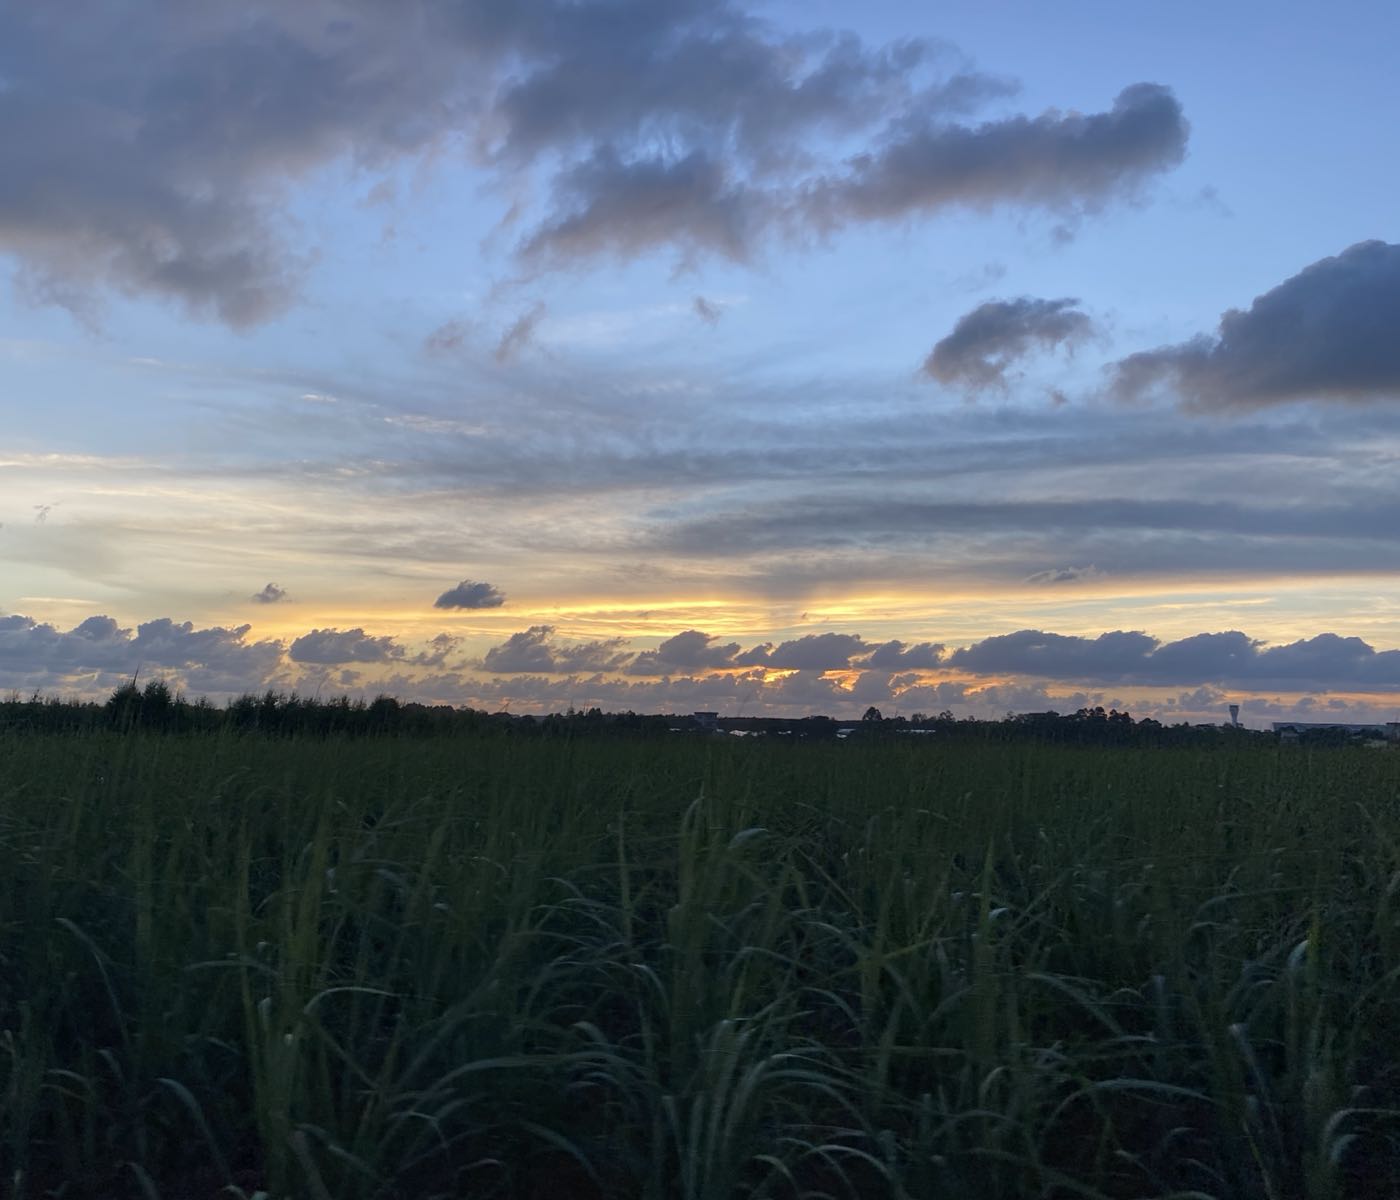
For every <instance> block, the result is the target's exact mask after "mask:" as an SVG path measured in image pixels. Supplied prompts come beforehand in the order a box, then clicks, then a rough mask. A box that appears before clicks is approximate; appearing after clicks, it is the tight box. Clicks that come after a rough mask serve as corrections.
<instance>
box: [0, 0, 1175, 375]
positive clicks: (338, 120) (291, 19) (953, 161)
mask: <svg viewBox="0 0 1400 1200" xmlns="http://www.w3.org/2000/svg"><path fill="white" fill-rule="evenodd" d="M0 78H3V80H4V86H3V89H0V144H3V145H4V146H5V147H6V152H7V159H6V178H7V181H8V186H7V187H6V188H5V189H4V192H3V194H0V251H3V252H5V253H8V254H9V255H11V256H12V257H13V258H14V260H15V261H16V263H17V264H18V267H19V281H20V285H21V286H22V287H23V288H24V289H25V290H26V291H27V292H28V294H29V295H31V296H33V297H35V298H36V299H39V300H42V301H45V302H52V303H57V304H63V305H66V306H68V307H69V308H70V309H72V310H74V311H75V312H79V313H86V314H89V315H90V314H91V313H92V311H93V309H94V307H95V306H96V304H97V303H98V302H99V301H100V299H101V297H103V296H105V295H107V294H111V293H117V294H123V295H140V296H145V297H154V298H157V299H164V300H168V301H171V302H174V303H176V304H179V305H181V306H183V307H184V308H186V309H187V310H189V311H190V312H192V313H194V314H196V315H200V316H205V317H210V318H213V319H217V320H221V321H224V322H227V323H229V324H231V325H235V326H247V325H251V324H254V323H257V322H259V321H264V320H267V319H269V318H270V317H272V316H274V315H276V314H277V313H279V312H280V311H282V310H283V309H285V308H286V307H287V306H288V305H289V304H290V303H292V302H293V301H294V300H295V298H296V296H297V295H298V293H299V290H300V288H301V285H302V282H303V279H304V277H305V274H306V273H307V271H308V270H310V269H311V268H312V265H313V264H312V262H311V259H310V256H309V255H307V254H304V253H300V252H298V250H297V249H296V247H295V245H294V244H293V243H292V240H291V237H290V236H289V235H290V233H291V231H292V230H293V229H294V225H293V223H292V222H291V221H290V220H289V219H288V216H287V213H288V211H289V202H290V199H291V189H292V188H293V187H294V186H295V185H296V184H297V183H299V182H300V181H302V180H305V179H308V178H310V177H312V175H313V174H314V173H315V172H317V171H318V170H324V169H325V168H326V167H327V166H328V165H331V164H334V163H348V164H351V165H353V166H355V167H356V168H359V169H362V170H369V171H375V172H387V171H390V170H392V169H394V168H396V167H399V166H401V165H403V164H405V163H410V162H427V161H429V160H430V159H431V158H432V157H433V156H434V154H435V153H437V152H439V151H441V150H443V149H444V148H446V147H449V146H451V147H454V148H458V147H464V148H465V149H466V150H467V151H468V153H469V154H470V156H471V158H472V160H473V161H474V163H475V165H476V166H477V167H478V168H479V169H480V170H482V171H483V172H485V173H486V174H487V176H488V179H489V181H490V182H493V183H495V184H498V185H501V191H502V192H509V193H510V194H512V195H516V196H518V195H522V194H534V193H538V194H542V195H544V196H545V197H547V198H548V199H547V200H546V201H545V207H544V208H543V209H538V208H534V207H531V206H530V205H526V207H525V211H524V213H523V214H522V215H521V217H520V220H521V222H522V227H523V228H524V229H525V230H526V232H525V233H524V234H523V236H522V238H521V242H520V247H519V249H520V253H521V255H522V257H523V259H524V260H525V261H527V262H529V261H532V262H534V263H536V264H549V265H564V266H568V265H572V264H576V263H578V262H579V261H581V260H583V259H587V258H591V257H594V256H597V255H600V254H607V255H617V256H621V257H632V256H636V255H639V254H645V253H648V252H650V251H653V250H658V249H665V250H668V251H676V252H677V253H678V254H679V255H680V257H681V258H682V259H686V258H694V257H696V256H698V255H708V254H715V255H720V256H723V257H726V258H729V259H733V260H736V261H745V260H747V259H749V258H752V257H754V256H755V254H756V252H757V249H758V247H759V245H760V243H761V241H762V240H763V239H765V238H768V237H771V236H775V235H794V236H796V237H797V238H798V239H799V240H803V239H806V238H807V237H808V235H810V234H811V233H813V232H814V231H816V232H823V233H825V232H830V231H831V230H833V229H835V228H837V227H839V226H842V225H846V224H850V223H852V222H862V221H871V220H891V219H896V220H897V219H904V218H907V217H911V216H916V215H920V214H928V213H932V212H935V211H937V210H939V209H942V208H946V207H947V206H949V205H974V206H988V205H993V204H998V203H1007V204H1014V205H1022V206H1032V207H1042V208H1049V209H1052V210H1055V211H1057V212H1064V211H1068V212H1082V211H1087V210H1090V209H1093V208H1096V207H1098V206H1100V205H1102V204H1103V203H1105V202H1106V201H1108V200H1110V199H1112V198H1114V197H1116V196H1120V195H1124V194H1128V193H1130V192H1132V191H1133V190H1135V189H1136V188H1137V187H1138V186H1140V185H1141V183H1142V182H1143V181H1144V180H1146V179H1147V178H1148V177H1150V176H1151V175H1153V174H1155V173H1157V172H1160V171H1163V170H1166V169H1168V168H1170V167H1172V166H1173V165H1175V164H1176V163H1177V162H1179V161H1180V159H1181V157H1182V153H1183V149H1184V145H1185V141H1186V135H1187V127H1186V122H1185V120H1184V118H1183V116H1182V113H1181V109H1180V106H1179V105H1178V103H1177V102H1176V100H1175V98H1174V97H1173V96H1172V95H1171V93H1170V92H1169V91H1168V90H1167V89H1166V88H1164V87H1161V86H1159V85H1156V84H1149V83H1139V84H1134V85H1132V86H1130V87H1128V88H1126V89H1125V90H1124V91H1123V92H1122V93H1120V95H1119V96H1118V98H1117V100H1115V101H1114V102H1113V104H1112V106H1111V107H1110V108H1109V109H1108V110H1106V111H1103V112H1097V113H1087V114H1080V113H1066V112H1046V113H1043V114H1041V115H1039V116H1012V117H1006V118H998V119H989V120H983V121H980V122H978V121H975V120H973V119H971V115H972V114H975V113H977V112H978V111H979V110H980V109H982V108H984V107H985V106H986V105H987V104H989V103H990V102H991V101H993V100H997V99H1004V98H1005V97H1007V96H1008V95H1010V94H1011V93H1012V92H1014V90H1015V88H1014V85H1012V84H1009V83H1008V82H1007V81H1005V80H1002V79H999V78H997V77H994V76H991V75H987V74H984V73H981V72H978V71H974V70H972V69H971V68H970V67H968V65H967V64H966V62H964V61H963V60H962V59H961V58H960V57H959V56H958V55H957V54H956V53H955V52H953V51H951V50H949V49H948V48H947V47H946V46H943V45H941V44H938V43H934V42H931V41H920V40H917V39H915V40H904V41H899V42H894V43H890V44H888V45H883V46H881V45H870V44H867V43H865V42H863V41H862V40H861V39H860V38H858V37H856V36H854V35H853V34H849V33H840V32H835V31H830V30H807V31H804V32H802V33H791V32H788V31H785V30H783V29H780V28H778V27H777V26H775V25H773V24H771V23H769V22H767V21H765V20H764V19H762V17H760V16H759V15H758V14H757V13H756V12H753V11H750V10H749V9H748V8H746V7H744V6H743V5H741V4H739V3H734V2H730V0H686V2H685V3H675V4H671V3H668V4H657V3H655V0H616V2H615V3H607V4H580V3H574V2H573V0H539V2H537V3H532V4H529V5H500V4H490V3H460V4H451V5H444V4H438V3H434V2H432V0H405V2H404V3H402V4H395V5H392V6H377V5H366V4H361V3H355V2H353V0H306V2H305V3H299V4H295V5H288V4H285V3H280V2H277V0H248V3H244V4H239V5H237V6H232V7H230V6H220V5H182V6H176V7H170V6H162V5H136V6H112V5H109V4H104V3H101V2H100V0H73V3H71V4H65V5H64V6H63V8H62V12H61V13H59V12H58V11H57V10H55V9H53V8H51V7H50V6H45V5H8V6H5V7H4V8H3V9H0ZM852 145H854V146H857V147H859V146H865V147H867V148H866V149H865V150H864V151H863V152H858V153H856V154H855V155H853V156H851V157H849V159H848V160H847V161H845V162H841V161H837V158H838V155H840V154H843V153H845V151H846V150H847V149H848V148H849V147H851V146H852ZM838 147H839V148H840V149H838ZM531 184H542V185H543V186H542V187H537V188H531V187H530V185H531ZM377 190H383V189H377ZM440 332H441V337H438V336H437V335H433V336H430V339H429V341H430V348H434V349H451V348H452V346H453V345H454V344H455V342H456V340H457V333H456V331H453V330H447V329H444V330H443V331H440ZM504 348H506V349H508V347H504Z"/></svg>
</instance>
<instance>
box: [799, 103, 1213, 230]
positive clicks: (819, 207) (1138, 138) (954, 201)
mask: <svg viewBox="0 0 1400 1200" xmlns="http://www.w3.org/2000/svg"><path fill="white" fill-rule="evenodd" d="M1187 133H1188V126H1187V123H1186V119H1185V117H1184V116H1183V114H1182V110H1181V105H1180V104H1179V103H1178V102H1177V99H1176V97H1175V96H1173V95H1172V93H1171V91H1170V90H1169V89H1168V88H1165V87H1163V86H1161V85H1160V84H1155V83H1136V84H1133V85H1132V86H1130V87H1126V88H1124V89H1123V90H1122V91H1121V92H1119V94H1118V97H1117V99H1116V100H1114V102H1113V107H1112V108H1111V109H1110V110H1109V111H1108V112H1100V113H1089V114H1083V113H1060V112H1056V111H1049V112H1045V113H1042V114H1041V115H1040V116H1038V117H1025V116H1018V117H1011V118H1007V119H1005V120H998V121H988V122H985V123H983V124H981V125H975V126H968V125H955V124H948V123H945V122H942V121H938V120H933V119H910V118H906V119H903V120H897V121H895V122H893V123H892V126H891V128H890V131H889V133H888V134H887V136H886V138H885V140H884V143H883V144H882V145H881V146H880V147H879V148H878V149H875V150H873V151H870V152H867V153H864V154H860V155H857V156H856V157H855V158H854V159H852V160H851V164H850V169H849V171H848V173H847V174H846V175H844V176H841V177H835V178H828V179H824V180H822V181H820V182H818V183H816V184H814V185H812V186H811V187H810V188H808V189H807V191H806V193H805V195H804V197H803V208H804V210H805V213H806V215H807V217H808V219H809V220H811V221H813V222H814V223H816V224H817V225H818V226H820V227H823V228H827V229H831V228H835V227H838V226H840V225H842V224H844V223H847V222H850V221H857V220H859V221H882V220H898V219H902V218H905V217H909V216H912V215H914V214H917V213H928V212H932V211H935V210H937V209H941V208H945V207H948V206H951V205H970V206H973V207H986V206H989V205H993V204H998V203H1019V204H1023V205H1028V206H1031V207H1043V208H1050V209H1057V210H1066V211H1070V212H1075V211H1087V210H1091V209H1093V208H1094V207H1096V206H1098V205H1101V204H1102V203H1103V202H1105V201H1106V200H1108V199H1110V198H1112V197H1114V196H1118V195H1123V194H1127V193H1130V192H1132V191H1133V189H1135V188H1136V187H1138V186H1140V185H1141V183H1142V182H1143V180H1145V179H1146V178H1147V177H1148V176H1150V175H1153V174H1156V173H1158V172H1160V171H1164V170H1166V169H1167V168H1169V167H1173V166H1176V165H1177V164H1178V163H1180V162H1181V160H1182V159H1183V158H1184V157H1185V154H1186V138H1187Z"/></svg>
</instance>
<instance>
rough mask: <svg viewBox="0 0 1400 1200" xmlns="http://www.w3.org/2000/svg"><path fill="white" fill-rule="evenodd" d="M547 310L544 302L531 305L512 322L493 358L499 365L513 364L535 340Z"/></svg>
mask: <svg viewBox="0 0 1400 1200" xmlns="http://www.w3.org/2000/svg"><path fill="white" fill-rule="evenodd" d="M545 312H546V308H545V305H544V302H543V301H539V302H536V303H535V304H533V305H531V306H530V308H528V309H527V310H526V311H525V312H523V313H521V314H520V316H518V317H516V319H515V320H514V321H512V322H511V324H510V327H509V328H508V329H507V330H506V331H505V332H504V333H503V334H501V339H500V341H498V342H497V343H496V349H495V351H494V354H493V357H494V358H495V360H496V361H497V362H498V363H502V364H504V363H508V362H513V361H514V360H515V359H516V358H517V357H518V356H519V354H520V352H521V351H522V350H524V349H525V348H526V347H527V346H529V345H530V344H531V343H532V342H533V341H534V340H535V331H536V330H537V329H538V328H539V324H540V322H541V321H543V320H544V315H545Z"/></svg>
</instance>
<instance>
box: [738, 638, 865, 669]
mask: <svg viewBox="0 0 1400 1200" xmlns="http://www.w3.org/2000/svg"><path fill="white" fill-rule="evenodd" d="M873 649H874V647H873V646H871V645H870V644H869V643H868V642H866V641H865V639H864V638H862V637H861V636H860V635H859V634H856V633H809V634H805V635H804V636H802V637H800V638H793V639H791V640H789V641H786V642H780V643H779V644H778V645H776V646H774V645H773V643H772V642H764V643H763V644H762V645H759V646H754V647H753V648H752V649H751V650H745V651H744V652H743V653H742V654H740V655H739V656H738V657H737V658H736V659H735V662H736V663H737V664H738V665H739V666H743V667H750V666H752V667H760V666H761V667H778V668H780V669H785V670H800V671H838V670H843V669H845V668H846V667H849V666H850V665H851V660H852V659H853V658H855V657H856V656H857V655H859V654H864V653H866V652H867V651H870V650H873Z"/></svg>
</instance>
